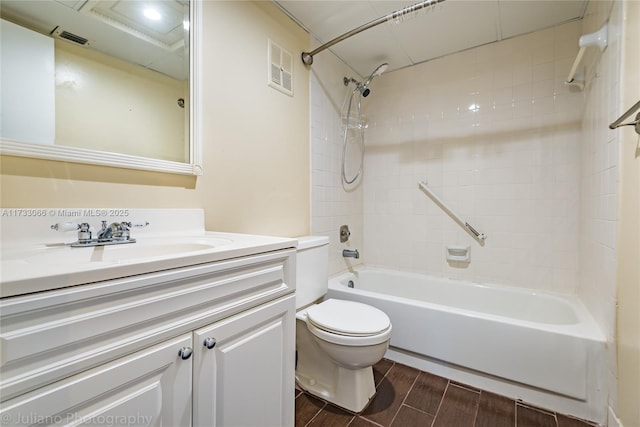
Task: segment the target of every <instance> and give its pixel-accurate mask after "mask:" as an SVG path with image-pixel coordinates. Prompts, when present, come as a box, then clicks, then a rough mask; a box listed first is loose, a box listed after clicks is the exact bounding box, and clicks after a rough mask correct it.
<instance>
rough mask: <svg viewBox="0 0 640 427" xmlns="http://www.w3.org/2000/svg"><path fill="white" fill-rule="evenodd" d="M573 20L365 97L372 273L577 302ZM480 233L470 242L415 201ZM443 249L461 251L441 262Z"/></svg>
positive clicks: (381, 86)
mask: <svg viewBox="0 0 640 427" xmlns="http://www.w3.org/2000/svg"><path fill="white" fill-rule="evenodd" d="M580 34H581V24H580V23H579V22H574V23H568V24H565V25H562V26H559V27H556V28H551V29H547V30H544V31H539V32H536V33H533V34H529V35H525V36H521V37H517V38H513V39H509V40H505V41H502V42H500V43H494V44H489V45H485V46H482V47H479V48H476V49H472V50H469V51H465V52H461V53H458V54H455V55H451V56H447V57H444V58H441V59H437V60H434V61H430V62H427V63H424V64H421V65H417V66H414V67H411V68H407V69H403V70H399V71H396V72H393V73H390V74H388V75H383V76H381V77H379V78H378V79H377V80H374V82H373V83H372V85H371V90H372V92H371V95H370V96H369V97H368V98H366V105H365V107H366V111H367V116H368V119H369V124H370V129H369V131H368V134H367V154H366V160H365V171H366V172H365V179H364V236H365V246H364V248H365V250H364V253H365V261H366V263H367V264H368V265H377V266H384V267H391V268H396V269H403V270H410V271H416V272H422V273H427V274H432V275H438V276H446V277H454V278H461V279H468V280H476V281H482V282H493V283H503V284H508V285H514V286H521V287H528V288H537V289H548V290H553V291H559V292H576V291H577V286H578V280H577V279H578V246H579V245H578V225H579V208H580V206H579V179H580V173H579V170H580V135H581V118H582V114H583V93H582V92H579V91H577V90H575V89H571V88H568V87H567V86H565V85H564V84H563V82H564V79H565V78H566V75H567V74H568V72H569V69H570V68H571V64H572V62H573V59H574V58H575V55H576V53H577V49H578V47H577V46H578V44H577V39H578V37H579V35H580ZM425 179H426V180H427V182H428V183H429V185H430V187H431V188H432V189H433V190H434V192H435V193H436V194H438V195H440V197H441V198H442V199H443V200H444V201H445V202H446V203H448V204H449V205H450V206H451V207H452V208H453V209H454V211H456V212H457V213H458V214H459V215H460V216H461V217H463V218H465V219H466V220H467V221H468V222H469V223H470V224H472V225H473V226H474V227H475V228H476V229H478V230H479V231H482V232H485V233H486V234H487V235H488V239H487V240H486V242H485V244H484V245H480V244H478V243H477V242H476V241H475V240H474V239H473V238H472V237H471V236H470V235H469V234H468V233H467V232H466V231H464V230H463V229H462V228H461V227H460V226H459V225H458V224H457V223H455V222H454V221H453V220H452V219H451V218H450V217H449V216H448V215H446V214H444V213H443V212H442V210H440V208H438V207H437V206H436V205H435V204H434V203H433V202H432V201H431V200H430V199H429V198H428V197H427V196H426V195H425V194H424V193H423V192H422V191H420V190H419V189H418V186H417V183H418V181H420V180H425ZM447 245H470V246H471V263H470V264H468V265H460V264H450V263H448V262H447V261H446V258H445V249H446V246H447Z"/></svg>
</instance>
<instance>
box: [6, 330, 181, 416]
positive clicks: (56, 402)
mask: <svg viewBox="0 0 640 427" xmlns="http://www.w3.org/2000/svg"><path fill="white" fill-rule="evenodd" d="M191 343H192V341H191V334H188V335H183V336H181V337H178V338H174V339H171V340H168V341H166V342H163V343H162V344H158V345H156V346H153V347H151V348H149V349H147V350H142V351H139V352H137V353H134V354H131V355H129V356H125V357H123V358H121V359H117V360H114V361H113V362H109V363H106V364H104V365H102V366H98V367H96V368H93V369H90V370H88V371H85V372H83V373H81V374H78V375H74V376H72V377H69V378H67V379H64V380H62V381H58V382H56V383H53V384H50V385H48V386H46V387H42V388H40V389H36V390H34V391H32V392H29V393H26V394H24V395H22V396H20V397H17V398H15V399H11V400H8V401H6V402H4V403H3V404H2V406H1V407H0V420H2V425H11V426H23V425H32V424H38V425H40V424H43V425H51V424H55V425H67V426H69V425H74V426H75V425H113V426H176V427H177V426H189V425H190V422H191V385H192V383H191V379H192V361H191V360H190V359H191V357H189V356H188V355H189V354H191V353H190V352H189V351H187V352H181V349H182V348H185V347H186V348H188V349H189V350H191ZM179 353H180V354H179ZM187 353H188V354H187Z"/></svg>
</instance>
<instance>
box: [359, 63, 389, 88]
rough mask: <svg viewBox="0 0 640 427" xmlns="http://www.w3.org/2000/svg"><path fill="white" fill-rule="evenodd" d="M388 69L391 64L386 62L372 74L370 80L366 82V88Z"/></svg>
mask: <svg viewBox="0 0 640 427" xmlns="http://www.w3.org/2000/svg"><path fill="white" fill-rule="evenodd" d="M387 68H389V63H387V62H385V63H384V64H380V65H378V68H376V69H375V70H373V73H371V75H370V76H369V78H368V79H367V80H366V81H365V82H364V87H368V86H369V84H370V83H371V81H372V80H373V78H374V77H376V76H379V75H380V74H382V73H384V72H385V71H387Z"/></svg>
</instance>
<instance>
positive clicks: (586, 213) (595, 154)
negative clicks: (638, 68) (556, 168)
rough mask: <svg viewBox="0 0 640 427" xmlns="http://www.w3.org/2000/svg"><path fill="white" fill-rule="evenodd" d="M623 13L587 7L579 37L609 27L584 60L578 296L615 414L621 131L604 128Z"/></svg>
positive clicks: (611, 116) (611, 5)
mask: <svg viewBox="0 0 640 427" xmlns="http://www.w3.org/2000/svg"><path fill="white" fill-rule="evenodd" d="M621 20H622V7H621V2H619V1H615V2H613V1H601V2H590V4H589V7H588V9H587V12H586V14H585V18H584V20H583V32H584V33H591V32H593V31H596V30H598V29H599V28H600V27H601V26H602V25H603V24H604V23H605V22H607V21H608V22H609V36H608V46H607V48H606V49H605V50H604V51H603V52H602V53H600V52H599V51H598V50H597V49H590V50H589V51H588V55H585V61H584V62H585V64H586V68H587V73H586V74H587V85H586V87H585V98H586V109H585V114H584V119H583V139H582V145H583V158H582V162H581V192H580V195H581V203H580V220H581V222H580V229H579V231H580V255H581V258H580V276H579V283H580V286H579V289H578V291H579V294H580V297H581V299H582V300H583V301H584V302H585V304H586V305H587V307H588V308H589V311H590V312H591V313H592V314H593V315H594V317H595V319H596V320H597V321H598V324H599V325H600V326H601V328H602V330H603V332H604V333H605V335H606V337H607V341H608V343H609V345H608V346H607V348H608V350H609V352H608V355H609V357H608V360H607V362H608V366H607V368H608V369H607V372H608V390H609V393H610V395H609V406H610V407H611V408H613V409H614V410H616V406H617V397H616V389H617V387H616V381H617V380H616V375H617V374H616V370H617V368H616V351H615V348H616V346H615V340H616V336H615V316H616V267H617V254H616V232H617V230H616V228H617V217H618V214H617V188H618V176H619V171H618V146H619V143H620V141H619V135H620V132H619V131H613V130H610V129H609V128H608V125H609V123H611V122H612V121H613V120H615V119H616V118H617V117H618V116H619V115H620V114H621V113H622V111H621V110H620V93H621V90H622V89H621V86H620V63H621V62H622V57H621V47H620V43H621V34H620V32H621Z"/></svg>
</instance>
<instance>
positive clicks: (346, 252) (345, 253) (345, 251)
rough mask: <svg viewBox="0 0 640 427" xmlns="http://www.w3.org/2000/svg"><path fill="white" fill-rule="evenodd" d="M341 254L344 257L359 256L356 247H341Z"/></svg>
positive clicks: (356, 257)
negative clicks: (352, 248)
mask: <svg viewBox="0 0 640 427" xmlns="http://www.w3.org/2000/svg"><path fill="white" fill-rule="evenodd" d="M342 256H343V257H345V258H355V259H358V258H360V253H359V252H358V250H357V249H355V250H353V251H352V250H351V249H343V250H342Z"/></svg>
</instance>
